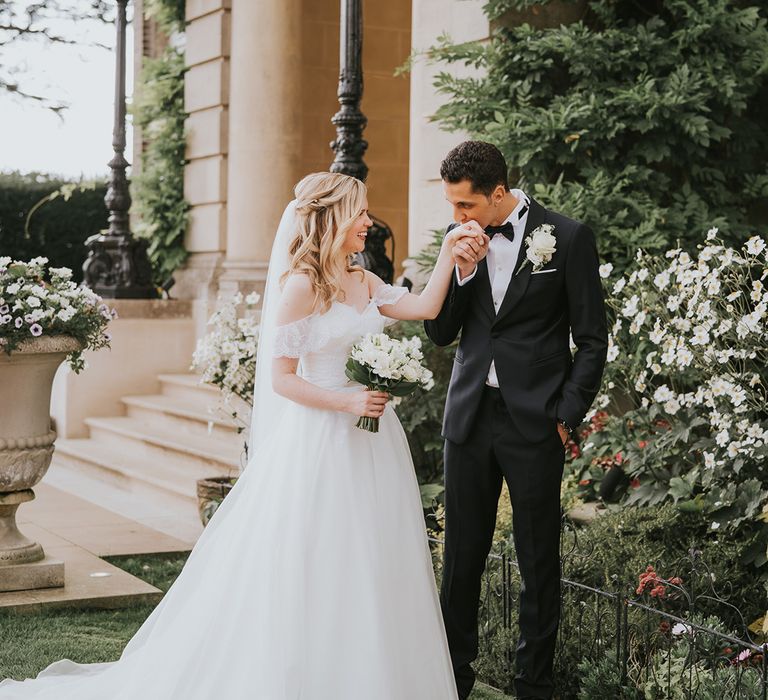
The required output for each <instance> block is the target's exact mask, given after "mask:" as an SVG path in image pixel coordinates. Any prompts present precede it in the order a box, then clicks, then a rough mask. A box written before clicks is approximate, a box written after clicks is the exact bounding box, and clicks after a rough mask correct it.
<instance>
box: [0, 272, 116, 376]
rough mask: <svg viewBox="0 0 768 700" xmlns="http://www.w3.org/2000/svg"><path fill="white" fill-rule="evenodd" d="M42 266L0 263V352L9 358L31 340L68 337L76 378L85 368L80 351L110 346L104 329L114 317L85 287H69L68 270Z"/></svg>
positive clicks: (70, 358) (70, 285)
mask: <svg viewBox="0 0 768 700" xmlns="http://www.w3.org/2000/svg"><path fill="white" fill-rule="evenodd" d="M47 262H48V260H47V258H34V259H33V260H30V261H29V262H22V261H19V260H11V258H9V257H2V258H0V349H2V350H3V351H4V352H5V353H6V354H8V355H10V354H11V353H12V352H13V351H14V350H16V349H17V348H18V347H19V345H20V344H21V343H23V342H24V341H28V340H31V339H33V338H39V337H40V336H44V335H45V336H56V335H59V336H70V337H72V338H74V339H75V340H77V341H78V342H79V343H80V346H81V348H80V350H77V351H75V352H72V353H70V354H69V355H67V362H68V363H69V365H70V367H71V368H72V369H73V370H74V371H75V372H76V373H79V372H80V371H82V370H83V369H84V368H85V361H84V360H83V358H82V353H83V351H84V350H98V349H100V348H104V347H108V346H109V342H110V335H109V333H108V332H107V331H106V330H105V329H106V326H107V324H108V323H109V322H110V321H111V320H112V319H113V318H115V317H116V316H117V314H116V313H115V311H114V309H110V308H109V307H108V306H107V305H106V304H104V302H103V301H102V299H101V297H100V296H98V295H97V294H95V293H94V292H93V291H91V290H90V289H89V288H88V287H79V286H78V285H77V284H76V283H75V282H73V281H72V270H70V269H68V268H53V267H52V268H48V267H47Z"/></svg>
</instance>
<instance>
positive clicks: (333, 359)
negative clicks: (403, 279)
mask: <svg viewBox="0 0 768 700" xmlns="http://www.w3.org/2000/svg"><path fill="white" fill-rule="evenodd" d="M407 293H408V290H407V289H406V288H405V287H393V286H392V285H389V284H383V285H380V286H379V287H377V288H376V291H375V293H374V295H373V298H372V299H371V300H370V301H369V302H368V304H367V305H366V306H365V308H364V309H363V310H362V311H360V310H359V309H357V308H355V307H354V306H350V305H348V304H343V303H341V302H339V301H334V302H333V304H332V305H331V308H330V309H328V311H326V312H324V313H315V314H312V315H311V316H307V317H306V318H302V319H300V320H298V321H294V322H293V323H288V324H286V325H283V326H278V328H277V333H276V336H275V344H274V347H273V356H274V357H297V358H299V374H300V375H301V376H302V377H303V378H304V379H306V380H307V381H309V382H311V383H312V384H316V385H317V386H322V387H325V388H340V387H343V386H348V385H349V384H351V382H350V381H349V380H348V379H347V376H346V374H345V368H346V364H347V358H348V357H349V352H350V350H351V349H352V346H353V345H354V344H355V343H356V342H357V341H358V340H360V338H361V337H362V336H364V335H365V334H366V333H380V332H381V331H382V330H383V329H384V326H385V325H386V324H387V323H388V322H389V319H387V318H385V317H384V316H382V315H381V313H379V308H378V307H379V306H383V305H385V304H396V303H397V302H398V301H400V299H401V298H402V297H403V296H404V295H405V294H407Z"/></svg>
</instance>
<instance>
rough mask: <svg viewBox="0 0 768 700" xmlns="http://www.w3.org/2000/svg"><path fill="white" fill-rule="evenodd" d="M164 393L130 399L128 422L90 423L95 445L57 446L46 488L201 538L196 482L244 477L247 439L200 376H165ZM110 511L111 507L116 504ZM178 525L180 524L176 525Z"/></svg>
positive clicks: (83, 441) (72, 442)
mask: <svg viewBox="0 0 768 700" xmlns="http://www.w3.org/2000/svg"><path fill="white" fill-rule="evenodd" d="M158 380H159V384H160V389H161V393H159V394H150V395H138V396H125V397H123V398H122V399H121V402H122V404H123V406H124V408H125V413H126V415H123V416H114V417H106V418H103V417H98V418H87V419H86V420H85V423H86V425H87V426H88V430H89V437H88V438H72V439H59V440H57V441H56V445H55V452H54V456H53V462H52V465H51V468H50V470H49V474H48V475H47V476H46V481H47V482H48V483H51V484H52V485H54V486H56V487H57V488H61V489H62V490H64V491H69V492H71V493H75V494H76V495H78V496H80V497H81V498H84V499H86V500H92V501H94V502H96V503H99V505H102V506H103V507H105V508H108V509H110V510H115V512H119V513H120V514H121V515H124V516H126V517H131V518H133V519H135V520H138V521H140V522H145V523H149V522H156V523H159V524H160V525H162V524H163V522H164V521H167V524H168V525H169V526H171V527H170V530H169V529H166V528H164V527H157V529H160V530H162V531H165V532H169V534H170V533H171V531H173V534H178V532H179V527H181V528H182V530H183V532H184V533H189V532H192V531H194V529H195V527H194V521H195V520H196V519H197V518H198V515H197V494H196V482H197V480H198V479H200V478H205V477H215V476H237V474H239V472H240V467H241V459H243V455H242V452H243V435H239V434H238V433H237V429H236V426H235V424H234V423H233V422H232V420H231V419H229V418H228V417H226V416H222V415H220V414H216V413H213V412H212V411H211V408H210V407H214V408H215V407H216V406H217V405H218V404H219V392H218V390H217V389H216V388H215V387H211V386H208V385H200V384H199V383H198V381H199V378H198V377H197V376H196V375H180V374H164V375H160V376H159V377H158ZM110 504H111V505H110ZM174 521H177V522H174Z"/></svg>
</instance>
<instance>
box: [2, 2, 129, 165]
mask: <svg viewBox="0 0 768 700" xmlns="http://www.w3.org/2000/svg"><path fill="white" fill-rule="evenodd" d="M73 2H80V4H85V5H87V4H88V2H87V0H73ZM20 4H25V3H24V2H21V3H20ZM128 13H129V14H128V17H129V20H130V18H131V15H132V11H131V8H130V6H129V9H128ZM48 26H51V28H52V30H54V31H55V32H57V33H59V34H61V35H64V36H66V37H68V38H71V39H78V40H82V42H83V43H79V44H77V45H55V44H50V43H45V42H43V41H42V40H40V39H37V40H28V41H23V42H22V41H16V42H14V43H13V44H11V46H10V47H7V48H5V49H3V52H2V61H3V63H4V64H5V65H6V66H8V65H13V66H15V67H16V68H17V69H18V71H19V72H18V73H17V74H16V76H15V77H16V80H17V81H18V83H19V85H20V88H21V89H22V90H24V91H26V92H32V93H35V94H43V95H45V96H46V97H50V98H52V99H54V100H56V101H62V102H67V103H69V105H70V107H69V109H67V110H65V111H64V112H62V113H61V118H60V117H59V116H57V115H56V114H54V113H53V112H52V111H50V110H48V109H45V108H44V107H41V106H39V104H38V103H37V101H36V100H24V99H22V98H19V97H18V96H14V95H12V94H11V93H8V92H7V91H5V90H0V171H9V170H20V171H21V172H29V171H31V170H37V171H41V172H50V173H56V174H62V175H67V176H70V177H75V178H77V177H79V176H81V175H82V176H84V177H85V178H92V177H103V176H105V175H106V174H107V172H108V170H109V169H108V167H107V162H108V161H109V160H110V158H111V157H112V153H113V151H112V125H113V120H114V116H113V115H114V112H113V109H114V107H113V102H114V84H115V82H114V81H115V54H114V51H108V50H106V49H104V48H100V47H93V46H86V45H85V43H84V42H86V41H90V42H98V43H100V44H104V45H107V46H110V47H114V44H115V27H114V25H105V24H103V23H101V22H88V23H80V26H78V25H77V24H75V23H72V22H55V23H51V24H49V25H48ZM132 90H133V31H132V25H131V24H129V25H128V33H127V38H126V94H127V96H128V97H129V98H130V95H131V93H132ZM132 138H133V135H132V129H131V125H130V116H129V117H128V121H127V130H126V144H127V145H126V153H125V156H126V158H127V159H128V161H129V162H130V161H131V159H132V157H133V154H132ZM129 172H130V171H129Z"/></svg>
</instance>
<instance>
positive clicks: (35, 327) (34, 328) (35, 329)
mask: <svg viewBox="0 0 768 700" xmlns="http://www.w3.org/2000/svg"><path fill="white" fill-rule="evenodd" d="M29 332H30V333H31V334H32V335H33V336H35V338H37V337H38V336H41V335H42V334H43V327H42V326H41V325H40V324H39V323H33V324H32V325H31V326H30V327H29Z"/></svg>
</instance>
